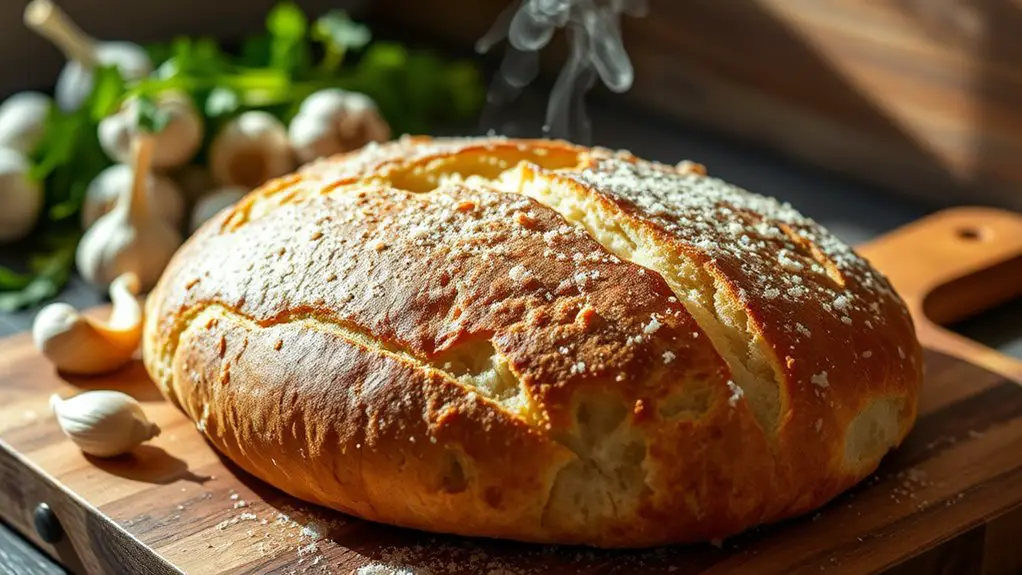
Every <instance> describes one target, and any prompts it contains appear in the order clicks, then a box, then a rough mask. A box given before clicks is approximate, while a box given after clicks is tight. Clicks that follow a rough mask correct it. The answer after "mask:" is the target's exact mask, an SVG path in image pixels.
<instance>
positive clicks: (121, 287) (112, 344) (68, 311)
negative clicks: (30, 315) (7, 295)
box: [32, 273, 143, 375]
mask: <svg viewBox="0 0 1022 575" xmlns="http://www.w3.org/2000/svg"><path fill="white" fill-rule="evenodd" d="M137 294H138V278H137V277H135V274H131V273H128V274H124V275H123V276H121V277H118V278H117V279H116V280H114V282H113V284H112V285H111V286H110V299H111V300H112V301H113V311H112V312H111V313H110V318H109V319H108V320H107V321H105V322H103V321H99V320H94V319H91V318H89V317H86V316H84V315H82V314H81V313H79V312H78V310H76V309H75V308H74V307H73V306H71V305H69V304H66V303H63V302H57V303H51V304H49V305H47V306H46V307H44V308H43V309H42V310H40V311H39V313H37V314H36V316H35V320H34V321H33V322H32V341H33V343H34V344H35V347H36V349H37V350H39V352H40V353H41V354H43V357H45V358H46V359H48V360H49V361H50V363H52V364H53V365H54V367H56V368H57V369H58V370H59V371H61V372H64V373H73V374H80V375H95V374H99V373H107V372H110V371H113V370H115V369H118V368H120V367H121V366H123V365H125V364H127V363H128V362H129V361H131V360H132V358H133V357H134V355H135V352H136V351H137V350H138V345H139V342H141V340H142V315H143V312H142V306H141V304H140V303H139V302H138V300H137V299H136V297H135V296H136V295H137Z"/></svg>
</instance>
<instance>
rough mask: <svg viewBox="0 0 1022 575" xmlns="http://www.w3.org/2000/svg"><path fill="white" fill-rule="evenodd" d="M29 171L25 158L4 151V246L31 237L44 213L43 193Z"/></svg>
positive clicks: (0, 214)
mask: <svg viewBox="0 0 1022 575" xmlns="http://www.w3.org/2000/svg"><path fill="white" fill-rule="evenodd" d="M28 170H29V165H28V160H26V159H25V157H24V156H22V155H21V154H20V153H18V152H16V151H14V150H9V149H6V148H0V243H5V242H12V241H15V240H19V239H21V238H23V237H25V236H26V235H28V233H29V232H31V231H32V228H34V227H35V224H36V220H38V219H39V212H40V211H41V210H42V209H43V190H42V188H41V187H40V185H39V183H38V182H36V181H35V180H32V179H31V178H29V175H28Z"/></svg>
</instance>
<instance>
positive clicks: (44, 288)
mask: <svg viewBox="0 0 1022 575" xmlns="http://www.w3.org/2000/svg"><path fill="white" fill-rule="evenodd" d="M77 242H78V238H77V236H71V235H66V236H60V237H58V238H56V239H55V241H54V242H53V243H54V244H56V246H55V247H54V248H53V249H52V251H50V252H48V253H45V254H42V255H39V256H36V257H34V258H32V262H31V265H30V267H31V269H32V271H33V273H34V275H32V276H30V277H31V279H30V280H29V281H27V282H24V283H23V284H22V285H21V286H20V287H18V288H14V290H13V291H3V292H0V313H9V312H12V311H16V310H19V309H22V308H26V307H32V306H35V305H38V304H39V303H41V302H43V301H45V300H47V299H49V298H51V297H53V296H55V295H57V294H58V293H60V290H62V289H64V286H65V285H67V282H68V280H69V279H70V278H71V267H72V264H73V262H74V255H75V246H76V245H77ZM0 269H2V268H0Z"/></svg>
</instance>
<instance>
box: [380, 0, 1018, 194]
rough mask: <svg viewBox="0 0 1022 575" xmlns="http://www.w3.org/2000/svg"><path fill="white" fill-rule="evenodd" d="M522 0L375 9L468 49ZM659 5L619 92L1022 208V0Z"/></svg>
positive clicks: (881, 180)
mask: <svg viewBox="0 0 1022 575" xmlns="http://www.w3.org/2000/svg"><path fill="white" fill-rule="evenodd" d="M512 3H513V2H512V0H478V1H475V2H462V3H459V5H458V9H457V10H455V9H451V8H450V7H449V6H450V3H449V2H448V0H374V1H373V2H371V3H370V4H369V8H370V10H372V11H373V17H374V19H376V20H377V21H381V22H388V23H390V24H392V25H394V26H396V27H399V28H401V29H402V30H407V31H411V32H412V33H418V34H420V35H425V36H428V37H430V38H431V39H437V40H441V41H446V42H448V43H451V44H455V45H457V46H460V47H462V48H465V49H470V48H471V47H472V46H473V45H474V43H475V42H476V40H477V39H478V38H480V37H481V36H482V35H483V34H484V33H485V32H486V31H487V30H488V29H489V27H490V26H491V25H492V23H493V22H494V20H495V19H496V17H497V15H498V14H499V13H500V11H501V10H503V9H504V8H505V7H506V6H508V5H510V4H512ZM649 5H650V10H649V15H648V16H646V17H644V18H624V20H623V27H624V32H623V38H624V42H625V46H626V48H627V50H628V53H629V54H630V56H631V59H632V62H633V64H634V67H635V85H634V87H633V88H632V89H631V90H630V91H629V92H628V93H627V94H625V95H623V96H616V95H615V96H612V97H613V98H614V99H615V101H618V100H619V99H621V98H624V99H625V100H627V101H630V102H632V103H635V104H638V105H639V106H641V107H643V108H646V109H651V110H655V111H656V112H658V113H660V114H662V115H666V116H670V117H672V118H675V119H680V120H682V121H684V122H685V123H687V124H691V125H698V126H701V127H704V128H709V129H712V130H713V131H716V132H723V133H727V134H730V135H732V136H735V137H738V138H741V139H743V140H747V141H751V142H755V143H757V144H761V145H764V146H766V147H768V148H770V149H772V150H775V151H777V152H780V153H783V154H785V155H788V156H790V157H794V158H797V159H798V160H799V161H800V162H805V163H812V164H815V165H818V166H822V167H825V168H828V169H832V170H837V171H840V172H843V173H846V174H850V175H852V176H854V177H856V178H859V179H863V180H866V181H869V182H871V183H875V184H881V185H883V186H885V187H889V188H890V189H893V190H897V191H900V192H901V193H902V194H904V195H906V196H911V197H914V198H917V199H921V200H923V201H927V202H930V203H933V204H935V205H937V204H951V203H955V204H962V203H978V202H983V203H993V204H995V205H1000V206H1003V207H1011V208H1014V209H1022V193H1019V189H1020V188H1019V186H1020V184H1022V162H1019V161H1018V160H1017V158H1019V157H1020V156H1022V109H1020V108H1019V106H1018V102H1019V101H1020V100H1022V40H1020V38H1022V36H1020V35H1019V33H1018V31H1019V30H1020V29H1022V3H1020V2H1018V1H1017V0H873V1H870V2H862V1H855V0H727V1H720V0H685V1H684V2H680V1H677V0H650V2H649ZM499 50H503V47H499ZM497 53H498V54H499V53H500V52H499V51H498V52H497ZM564 61H565V52H564V42H562V41H561V39H560V38H559V37H558V38H557V39H555V41H554V42H553V43H552V44H551V45H550V47H549V48H548V49H547V50H546V51H545V52H544V63H545V69H546V71H547V72H548V76H551V77H552V76H553V74H555V73H556V71H557V70H558V69H559V68H560V66H562V65H563V63H564ZM511 113H512V114H513V113H514V111H513V110H512V111H511Z"/></svg>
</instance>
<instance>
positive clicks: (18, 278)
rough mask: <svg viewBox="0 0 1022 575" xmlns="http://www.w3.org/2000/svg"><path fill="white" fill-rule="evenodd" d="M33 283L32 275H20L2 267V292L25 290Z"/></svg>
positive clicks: (0, 285)
mask: <svg viewBox="0 0 1022 575" xmlns="http://www.w3.org/2000/svg"><path fill="white" fill-rule="evenodd" d="M31 281H32V275H31V274H19V273H18V272H16V271H14V270H12V269H10V268H5V267H3V266H0V290H2V291H7V290H20V289H25V286H27V285H28V284H29V283H30V282H31Z"/></svg>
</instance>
